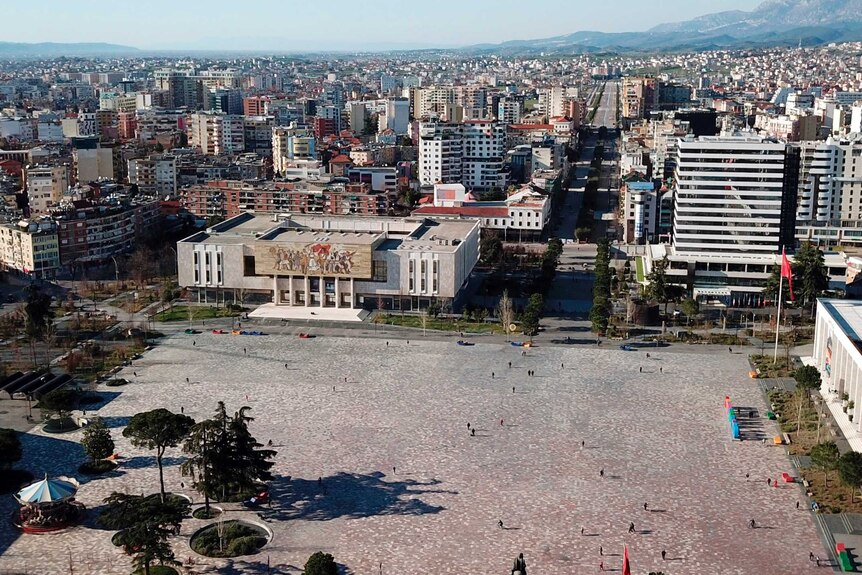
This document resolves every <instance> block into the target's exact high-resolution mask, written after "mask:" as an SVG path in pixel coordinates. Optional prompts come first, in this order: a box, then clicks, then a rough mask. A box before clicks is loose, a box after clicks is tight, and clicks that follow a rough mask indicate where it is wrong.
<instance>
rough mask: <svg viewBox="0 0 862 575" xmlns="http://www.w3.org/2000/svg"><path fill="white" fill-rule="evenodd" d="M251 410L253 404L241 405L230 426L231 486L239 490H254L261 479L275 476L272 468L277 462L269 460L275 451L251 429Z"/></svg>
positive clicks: (264, 479)
mask: <svg viewBox="0 0 862 575" xmlns="http://www.w3.org/2000/svg"><path fill="white" fill-rule="evenodd" d="M249 411H251V408H250V407H241V408H240V409H239V411H237V412H236V413H235V414H234V416H233V418H231V420H230V423H229V426H228V434H229V437H228V441H229V452H228V453H229V454H230V462H229V470H230V472H231V475H232V477H231V486H232V487H233V488H234V489H235V490H236V491H237V492H239V493H242V492H244V491H249V490H252V489H254V488H255V487H257V485H258V484H259V483H260V482H262V481H270V480H271V479H272V473H271V472H270V470H271V469H272V466H273V465H274V462H273V461H270V460H271V459H272V458H273V457H275V453H276V452H275V451H274V450H272V449H264V447H263V444H261V443H259V442H258V441H257V440H256V439H255V438H254V436H253V435H252V434H251V432H249V430H248V424H249V423H250V422H252V421H254V418H253V417H251V416H249V415H248V412H249Z"/></svg>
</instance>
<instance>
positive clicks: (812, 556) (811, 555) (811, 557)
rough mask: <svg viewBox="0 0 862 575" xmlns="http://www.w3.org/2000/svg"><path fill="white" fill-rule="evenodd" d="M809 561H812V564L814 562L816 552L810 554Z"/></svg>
mask: <svg viewBox="0 0 862 575" xmlns="http://www.w3.org/2000/svg"><path fill="white" fill-rule="evenodd" d="M808 560H809V561H811V562H812V563H813V562H814V552H812V551H809V552H808Z"/></svg>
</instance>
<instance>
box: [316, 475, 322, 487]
mask: <svg viewBox="0 0 862 575" xmlns="http://www.w3.org/2000/svg"><path fill="white" fill-rule="evenodd" d="M317 486H318V487H323V478H322V477H318V478H317Z"/></svg>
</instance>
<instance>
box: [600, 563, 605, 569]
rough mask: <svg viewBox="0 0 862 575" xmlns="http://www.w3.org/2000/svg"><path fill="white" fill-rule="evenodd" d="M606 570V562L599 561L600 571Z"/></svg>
mask: <svg viewBox="0 0 862 575" xmlns="http://www.w3.org/2000/svg"><path fill="white" fill-rule="evenodd" d="M604 570H605V562H604V561H599V571H604Z"/></svg>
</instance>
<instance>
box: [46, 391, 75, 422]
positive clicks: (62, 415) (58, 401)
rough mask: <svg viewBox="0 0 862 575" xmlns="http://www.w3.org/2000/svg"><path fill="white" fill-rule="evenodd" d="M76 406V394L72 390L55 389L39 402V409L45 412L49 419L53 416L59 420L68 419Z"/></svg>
mask: <svg viewBox="0 0 862 575" xmlns="http://www.w3.org/2000/svg"><path fill="white" fill-rule="evenodd" d="M77 405H78V392H77V391H75V390H73V389H55V390H54V391H50V392H48V393H46V394H45V395H43V396H42V398H41V399H40V400H39V407H40V409H42V410H44V411H47V412H48V416H49V417H50V416H51V415H54V414H55V415H56V416H57V417H58V418H59V419H60V420H66V419H68V418H69V417H70V416H71V415H72V410H73V409H75V407H76V406H77Z"/></svg>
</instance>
